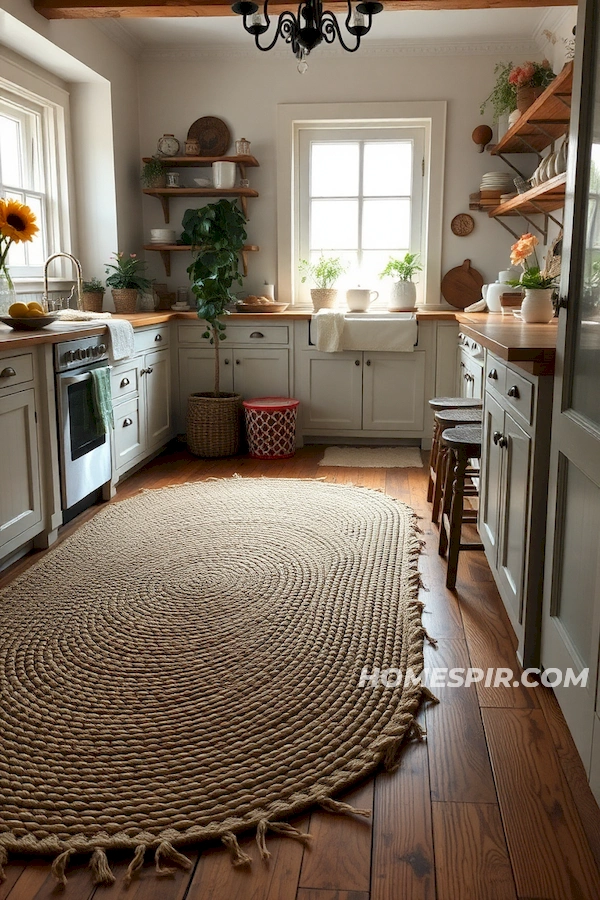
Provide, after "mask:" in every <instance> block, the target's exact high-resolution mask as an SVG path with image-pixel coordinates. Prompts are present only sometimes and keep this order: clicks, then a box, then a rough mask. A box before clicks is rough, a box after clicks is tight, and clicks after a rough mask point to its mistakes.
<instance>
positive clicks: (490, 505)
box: [479, 392, 504, 568]
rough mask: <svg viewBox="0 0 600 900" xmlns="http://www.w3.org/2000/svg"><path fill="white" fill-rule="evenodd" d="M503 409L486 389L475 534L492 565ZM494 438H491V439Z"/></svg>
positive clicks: (498, 515)
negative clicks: (477, 524) (478, 537)
mask: <svg viewBox="0 0 600 900" xmlns="http://www.w3.org/2000/svg"><path fill="white" fill-rule="evenodd" d="M503 430H504V410H503V409H502V407H501V406H500V404H499V403H497V401H496V400H494V398H493V397H492V396H491V394H490V393H489V392H486V395H485V401H484V408H483V429H482V448H481V449H482V469H481V478H480V482H479V534H480V535H481V540H482V543H483V545H484V547H485V549H486V552H487V555H488V559H489V562H490V565H491V566H492V568H494V567H495V565H496V559H497V554H498V542H499V535H500V526H501V506H500V504H501V500H502V498H501V484H502V462H503V455H502V447H501V446H500V443H499V441H500V438H501V437H502V435H503ZM494 438H495V439H494Z"/></svg>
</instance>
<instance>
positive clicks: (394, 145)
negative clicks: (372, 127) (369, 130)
mask: <svg viewBox="0 0 600 900" xmlns="http://www.w3.org/2000/svg"><path fill="white" fill-rule="evenodd" d="M412 158H413V145H412V141H378V142H377V143H375V142H367V143H365V150H364V176H363V193H364V195H365V196H366V197H393V196H395V197H398V196H408V195H410V187H411V181H412Z"/></svg>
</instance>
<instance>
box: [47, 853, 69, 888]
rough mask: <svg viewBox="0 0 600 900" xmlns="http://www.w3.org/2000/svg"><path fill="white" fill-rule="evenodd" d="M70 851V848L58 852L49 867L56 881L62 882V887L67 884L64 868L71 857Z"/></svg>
mask: <svg viewBox="0 0 600 900" xmlns="http://www.w3.org/2000/svg"><path fill="white" fill-rule="evenodd" d="M72 853H73V851H72V850H63V852H62V853H59V854H58V856H57V857H56V859H55V860H54V862H53V863H52V867H51V869H50V871H51V872H52V874H53V875H54V877H55V878H56V880H57V881H58V883H59V884H62V886H63V887H66V885H67V876H66V875H65V869H66V868H67V864H68V862H69V859H70V858H71V854H72Z"/></svg>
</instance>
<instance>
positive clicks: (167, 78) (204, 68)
mask: <svg viewBox="0 0 600 900" xmlns="http://www.w3.org/2000/svg"><path fill="white" fill-rule="evenodd" d="M249 41H250V38H249ZM531 52H532V54H536V51H535V50H534V49H533V48H532V51H531ZM161 56H162V57H163V58H160V57H161ZM190 56H192V58H189V57H190ZM537 56H539V52H538V53H537V55H534V56H533V58H537ZM186 57H188V58H186ZM499 58H500V59H511V58H514V60H515V63H516V62H517V61H518V60H522V59H524V58H526V57H524V56H523V48H522V45H521V46H520V47H519V48H518V50H517V51H516V52H515V54H514V55H513V57H511V55H510V54H504V55H503V56H500V57H499ZM497 61H498V56H497V55H491V54H489V53H488V54H487V55H454V56H434V55H422V56H419V55H410V56H409V55H387V54H386V55H379V56H375V55H369V54H368V53H367V52H365V53H364V54H362V55H361V51H358V53H357V54H345V55H343V56H342V55H339V54H336V55H334V54H333V53H332V51H331V50H330V49H329V48H319V49H317V50H316V51H315V52H314V56H313V57H311V60H310V63H309V69H308V72H307V73H306V74H305V75H299V74H298V72H297V71H296V65H295V60H294V58H293V55H292V53H291V51H287V50H286V51H284V53H283V54H282V53H274V52H270V53H260V52H259V51H257V50H255V49H254V48H250V49H249V51H248V52H246V51H244V52H243V53H239V52H238V53H237V54H236V53H235V51H234V50H233V49H232V50H231V51H230V52H229V53H223V54H219V55H218V54H213V55H211V57H201V56H197V57H196V58H193V54H191V53H190V52H188V53H185V52H183V53H182V54H180V55H179V57H177V56H176V55H175V54H174V53H171V52H165V51H163V53H162V54H153V55H152V54H144V57H143V59H142V60H141V61H140V76H141V77H140V135H141V141H140V143H141V149H142V152H143V154H150V153H152V152H154V150H155V147H156V140H157V138H158V137H159V136H160V135H161V134H162V133H163V132H165V131H167V132H173V133H174V134H175V135H176V136H177V137H178V138H179V139H180V140H183V139H185V136H186V134H187V130H188V128H189V126H190V124H191V123H192V122H193V121H194V120H195V119H196V118H198V117H200V116H204V115H215V116H219V117H220V118H223V119H224V120H225V121H226V122H227V123H228V125H229V127H230V130H231V133H232V140H235V139H236V138H239V137H242V136H244V137H246V138H248V140H250V141H251V142H252V153H253V154H254V155H255V156H256V157H257V159H258V160H259V162H260V166H261V167H260V169H257V170H250V184H251V186H252V187H255V188H256V189H257V190H258V191H259V193H260V197H259V199H256V200H250V201H249V214H250V222H249V225H248V235H249V239H250V242H251V243H255V244H258V245H259V246H260V248H261V250H260V253H258V254H255V255H253V256H252V257H251V260H250V274H249V277H248V279H247V281H246V287H247V288H248V289H249V291H250V292H255V291H258V290H259V288H260V285H261V284H262V283H263V282H264V281H267V282H270V283H271V282H273V281H274V280H275V273H276V252H277V250H276V218H275V216H276V197H275V186H276V178H275V176H276V173H275V167H276V158H275V152H276V109H277V104H279V103H301V102H305V103H311V102H345V103H346V102H348V101H352V100H356V101H376V100H419V99H421V100H446V101H448V121H447V146H446V171H445V192H444V193H445V195H444V216H443V217H444V222H443V251H442V272H446V271H447V270H448V269H450V268H452V267H453V266H456V265H460V264H461V263H462V261H463V260H464V259H465V258H470V259H471V261H472V264H473V265H474V266H475V267H476V268H477V269H479V271H480V272H481V273H482V275H483V276H484V279H485V281H490V280H492V281H493V280H494V279H495V277H496V273H497V272H498V271H499V270H500V269H504V268H506V266H507V265H508V256H509V251H510V244H511V243H512V240H513V239H512V238H511V236H510V235H509V234H508V233H507V232H506V231H505V230H504V229H503V228H502V227H501V226H500V225H499V224H498V223H497V222H493V221H491V220H489V219H488V218H487V216H486V214H485V213H482V212H473V213H472V215H473V217H474V219H475V230H474V231H473V233H472V234H471V235H470V236H468V237H466V238H459V237H456V236H454V235H453V234H452V232H451V231H450V222H451V220H452V218H453V216H455V215H456V214H457V213H459V212H466V211H467V210H468V205H469V194H470V193H472V192H474V191H477V190H479V182H480V176H481V175H482V173H483V172H486V171H492V170H495V169H499V170H505V168H506V167H505V164H504V163H503V162H502V161H501V160H499V159H496V158H494V157H491V156H490V155H489V154H488V153H484V154H480V153H478V152H477V148H476V146H475V144H474V143H473V142H472V140H471V133H472V131H473V129H474V128H475V127H476V126H477V125H479V124H481V123H483V122H488V123H490V124H491V113H489V114H488V115H486V116H483V117H482V116H481V115H480V113H479V106H480V104H481V102H482V101H483V100H484V99H485V97H486V96H487V95H488V94H489V92H490V90H491V88H492V85H493V83H494V75H493V70H494V65H495V63H496V62H497ZM186 174H188V177H190V176H189V173H186V171H185V170H181V176H182V181H185V176H186ZM188 205H193V202H191V201H190V200H185V199H184V198H182V199H181V200H179V201H177V202H174V203H172V215H171V224H172V226H173V227H178V226H179V227H180V223H181V217H182V214H183V212H184V210H185V209H186V208H187V206H188ZM143 215H144V233H145V235H146V236H147V237H148V236H149V229H150V228H153V227H160V226H161V224H162V215H161V210H160V207H159V204H158V202H157V201H156V200H155V199H154V198H144V204H143ZM515 221H518V220H515ZM523 230H527V229H526V228H524V229H523ZM154 256H156V257H157V258H156V259H155V260H154V261H152V260H151V261H150V267H151V268H152V272H153V274H154V275H155V276H156V277H157V278H158V279H159V280H161V281H164V280H165V276H164V270H163V269H162V263H161V261H160V258H158V254H150V253H149V254H148V257H154ZM172 256H173V277H172V278H171V280H170V283H171V285H172V287H173V288H174V287H175V286H176V285H177V284H185V283H186V281H187V275H186V273H185V265H186V263H185V261H184V259H182V257H183V256H184V254H173V255H172ZM282 299H289V298H282Z"/></svg>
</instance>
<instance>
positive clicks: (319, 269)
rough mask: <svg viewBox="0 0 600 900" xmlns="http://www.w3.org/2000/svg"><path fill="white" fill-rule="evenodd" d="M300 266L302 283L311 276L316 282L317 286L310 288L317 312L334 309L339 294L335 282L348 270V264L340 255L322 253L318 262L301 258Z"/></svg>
mask: <svg viewBox="0 0 600 900" xmlns="http://www.w3.org/2000/svg"><path fill="white" fill-rule="evenodd" d="M298 268H299V270H300V274H301V276H302V278H301V279H300V280H301V282H302V284H305V283H306V281H308V279H309V278H310V279H312V281H313V282H314V284H315V287H314V288H311V290H310V296H311V299H312V302H313V309H314V310H315V312H316V311H317V310H319V309H333V308H334V306H335V305H336V303H337V295H338V292H337V290H336V289H335V288H334V284H335V283H336V281H337V280H338V278H339V277H340V275H343V274H344V272H345V271H346V266H345V265H344V264H343V262H342V261H341V259H340V258H339V256H323V254H321V256H320V257H319V259H318V260H317V261H316V263H310V262H308V260H306V259H301V260H300V263H299V266H298Z"/></svg>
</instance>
